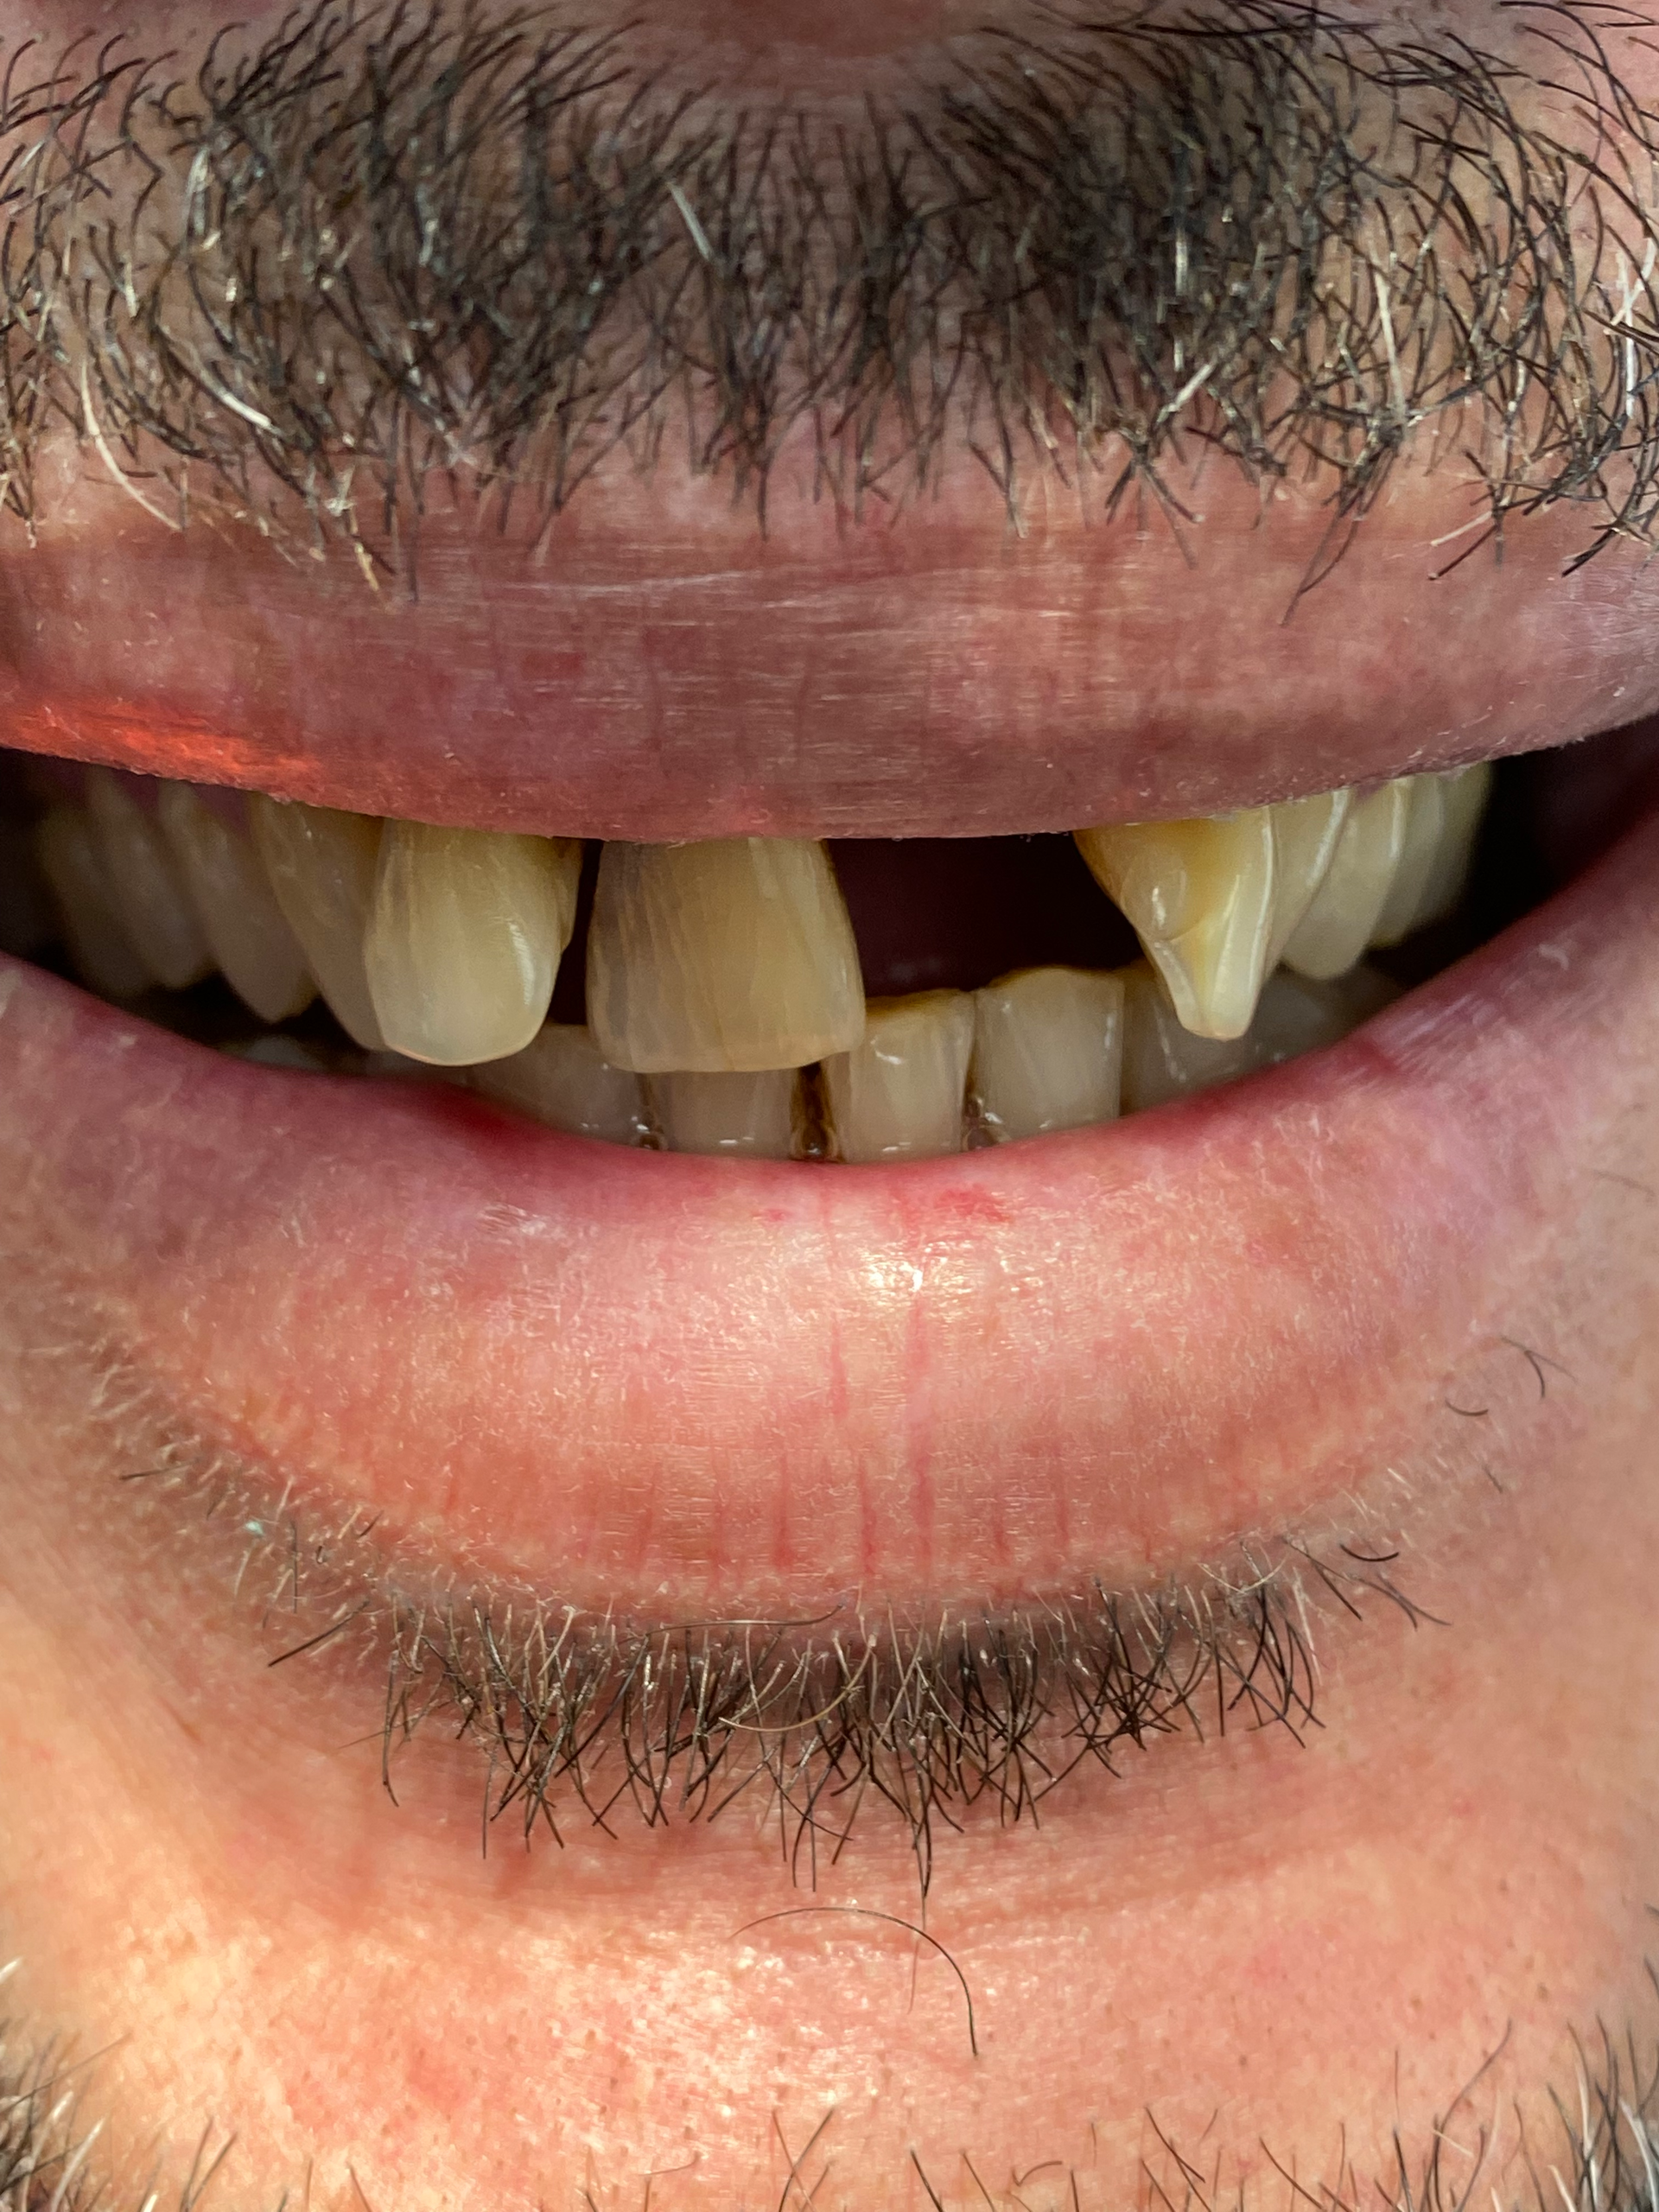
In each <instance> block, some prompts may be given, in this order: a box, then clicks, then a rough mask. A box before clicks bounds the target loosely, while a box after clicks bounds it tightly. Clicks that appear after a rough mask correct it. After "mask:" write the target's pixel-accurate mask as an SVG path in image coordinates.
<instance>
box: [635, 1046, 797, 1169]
mask: <svg viewBox="0 0 1659 2212" xmlns="http://www.w3.org/2000/svg"><path fill="white" fill-rule="evenodd" d="M800 1087H801V1077H800V1071H799V1069H798V1068H755V1069H753V1070H742V1069H739V1070H721V1071H718V1072H717V1073H715V1074H698V1073H696V1072H690V1073H681V1074H677V1075H654V1076H652V1077H651V1080H650V1084H649V1090H650V1093H651V1105H652V1116H653V1118H654V1119H655V1122H656V1124H657V1127H658V1130H659V1131H660V1132H661V1135H662V1140H663V1142H664V1145H665V1146H666V1147H667V1148H668V1149H669V1151H670V1152H703V1153H729V1154H734V1155H738V1156H744V1157H747V1158H749V1159H752V1160H787V1159H788V1158H789V1157H790V1155H791V1153H792V1152H793V1150H794V1148H795V1140H796V1135H797V1131H798V1127H799V1122H800V1112H799V1094H800Z"/></svg>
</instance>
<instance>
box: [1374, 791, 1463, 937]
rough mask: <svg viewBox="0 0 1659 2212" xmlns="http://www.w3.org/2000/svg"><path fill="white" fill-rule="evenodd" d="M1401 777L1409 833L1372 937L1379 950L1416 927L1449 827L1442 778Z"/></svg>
mask: <svg viewBox="0 0 1659 2212" xmlns="http://www.w3.org/2000/svg"><path fill="white" fill-rule="evenodd" d="M1401 781H1402V783H1403V784H1404V785H1405V786H1406V793H1407V797H1406V834H1405V836H1404V838H1403V839H1402V842H1401V846H1400V858H1399V861H1398V862H1397V863H1396V865H1395V871H1394V880H1393V882H1392V883H1391V884H1390V885H1389V895H1388V897H1387V898H1386V899H1384V900H1383V911H1382V912H1381V913H1380V914H1379V915H1378V916H1377V918H1376V925H1375V926H1374V927H1373V929H1372V931H1371V939H1370V941H1371V943H1372V944H1374V945H1376V946H1377V947H1378V948H1379V950H1381V949H1383V948H1386V947H1387V946H1389V945H1391V944H1399V942H1400V940H1401V938H1403V937H1408V936H1409V935H1410V934H1411V932H1412V931H1413V930H1414V929H1415V928H1416V926H1417V923H1418V917H1419V914H1420V912H1421V908H1422V906H1423V902H1424V898H1425V895H1426V893H1427V890H1428V884H1429V878H1430V877H1431V876H1432V875H1433V873H1434V863H1435V861H1437V860H1438V859H1439V857H1440V844H1441V841H1442V838H1443V836H1444V834H1445V829H1446V785H1444V784H1443V783H1442V782H1441V780H1440V778H1439V777H1438V776H1405V777H1402V779H1401Z"/></svg>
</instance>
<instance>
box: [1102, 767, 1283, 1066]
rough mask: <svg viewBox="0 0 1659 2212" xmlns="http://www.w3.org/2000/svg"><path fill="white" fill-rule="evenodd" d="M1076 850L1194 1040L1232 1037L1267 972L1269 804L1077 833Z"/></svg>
mask: <svg viewBox="0 0 1659 2212" xmlns="http://www.w3.org/2000/svg"><path fill="white" fill-rule="evenodd" d="M1077 848H1078V850H1079V851H1080V852H1081V853H1082V855H1083V856H1084V860H1085V861H1087V862H1088V863H1089V867H1090V870H1091V872H1092V873H1093V875H1094V878H1095V880H1096V882H1097V883H1098V884H1099V885H1100V886H1101V887H1102V889H1103V891H1105V893H1107V895H1108V897H1109V898H1110V899H1115V900H1116V903H1117V905H1118V906H1119V907H1120V908H1121V909H1122V912H1123V915H1124V917H1125V918H1126V919H1127V920H1128V923H1129V924H1130V925H1131V926H1132V927H1133V929H1134V930H1135V934H1136V936H1137V937H1139V938H1140V940H1141V947H1142V949H1143V950H1144V951H1145V953H1146V955H1147V958H1148V959H1149V960H1150V961H1151V962H1152V963H1153V965H1154V968H1156V969H1157V970H1158V972H1159V973H1160V975H1161V976H1162V977H1163V978H1164V981H1165V982H1166V984H1167V985H1168V987H1169V993H1170V997H1171V999H1172V1001H1173V1003H1174V1007H1175V1010H1176V1012H1177V1014H1179V1017H1180V1020H1181V1022H1182V1025H1183V1027H1185V1028H1186V1029H1188V1030H1190V1031H1191V1032H1192V1034H1193V1035H1194V1036H1195V1037H1205V1038H1215V1039H1229V1038H1234V1037H1241V1036H1243V1033H1244V1032H1245V1030H1247V1029H1248V1028H1249V1026H1250V1017H1251V1015H1252V1014H1254V1013H1255V1001H1256V998H1257V995H1258V994H1259V993H1260V991H1261V988H1262V977H1263V976H1264V975H1265V973H1266V964H1265V963H1266V960H1267V951H1268V931H1269V930H1270V928H1271V925H1272V921H1273V913H1274V854H1273V820H1272V810H1271V809H1269V808H1268V807H1265V806H1258V807H1252V808H1250V809H1249V810H1246V811H1245V812H1243V813H1242V814H1224V815H1217V816H1216V817H1200V818H1198V819H1196V820H1193V821H1189V822H1142V823H1129V824H1126V825H1122V826H1120V827H1116V828H1109V829H1079V830H1078V831H1077Z"/></svg>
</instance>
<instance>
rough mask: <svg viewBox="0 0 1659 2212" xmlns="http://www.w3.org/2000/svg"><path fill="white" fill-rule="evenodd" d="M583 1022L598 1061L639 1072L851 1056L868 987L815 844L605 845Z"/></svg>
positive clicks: (794, 1063)
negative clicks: (590, 1031)
mask: <svg viewBox="0 0 1659 2212" xmlns="http://www.w3.org/2000/svg"><path fill="white" fill-rule="evenodd" d="M588 1021H589V1024H590V1025H591V1027H592V1028H593V1031H594V1036H595V1037H596V1038H597V1039H598V1041H599V1046H600V1050H601V1052H603V1053H604V1055H605V1057H606V1058H607V1060H610V1061H611V1062H613V1065H616V1066H618V1067H627V1068H637V1069H638V1070H639V1071H640V1072H641V1073H643V1074H647V1075H655V1074H664V1073H669V1072H674V1071H693V1072H696V1073H702V1074H714V1073H717V1072H721V1071H734V1070H740V1069H741V1070H747V1071H754V1070H758V1069H762V1068H785V1067H802V1066H804V1065H806V1064H807V1063H808V1062H809V1061H811V1060H818V1059H823V1058H827V1057H829V1055H830V1054H831V1053H836V1052H845V1051H847V1050H849V1048H850V1047H851V1046H854V1045H855V1044H856V1043H857V1042H858V1039H860V1037H861V1035H862V1034H863V1030H864V998H863V984H862V982H861V978H860V974H859V965H858V948H857V946H856V945H855V943H854V941H853V928H852V924H851V922H850V920H849V918H848V914H847V908H846V906H845V904H844V902H843V900H842V896H841V892H840V889H839V887H837V885H836V879H835V874H834V871H833V869H832V868H830V865H829V855H828V854H827V853H826V852H825V851H824V849H823V846H822V845H820V844H817V843H813V842H808V841H806V840H804V839H797V838H786V837H725V838H720V839H716V840H715V841H713V842H709V843H705V844H693V845H631V844H618V843H611V844H607V846H606V847H605V849H604V851H603V853H602V855H601V859H600V866H599V881H598V886H597V888H596V891H595V893H594V918H593V924H592V926H591V928H590V930H589V931H588Z"/></svg>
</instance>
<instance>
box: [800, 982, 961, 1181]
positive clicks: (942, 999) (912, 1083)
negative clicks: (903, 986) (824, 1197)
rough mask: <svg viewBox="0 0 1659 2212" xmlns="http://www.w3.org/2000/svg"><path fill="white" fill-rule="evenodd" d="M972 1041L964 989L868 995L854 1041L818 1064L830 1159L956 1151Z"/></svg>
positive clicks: (922, 1155)
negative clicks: (831, 1151) (861, 1032)
mask: <svg viewBox="0 0 1659 2212" xmlns="http://www.w3.org/2000/svg"><path fill="white" fill-rule="evenodd" d="M973 1045H974V1001H973V999H972V997H971V995H969V993H968V992H966V991H918V992H915V993H914V994H913V995H911V996H909V997H907V998H897V999H872V1000H871V1001H869V1004H868V1007H867V1008H866V1009H865V1029H864V1036H863V1040H862V1042H861V1043H860V1044H858V1045H855V1046H854V1047H853V1049H852V1050H851V1051H850V1052H838V1053H836V1055H835V1056H834V1057H833V1058H828V1059H826V1060H825V1061H824V1064H823V1102H824V1113H825V1119H826V1121H827V1122H828V1125H829V1139H830V1143H831V1145H832V1147H833V1149H834V1153H835V1156H836V1159H838V1160H848V1161H851V1162H853V1163H855V1164H864V1163H868V1162H869V1161H872V1160H930V1159H933V1158H935V1157H937V1156H938V1154H943V1153H950V1152H960V1151H961V1149H962V1120H963V1092H964V1090H965V1089H966V1085H967V1080H968V1063H969V1058H970V1056H971V1054H972V1052H973Z"/></svg>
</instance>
